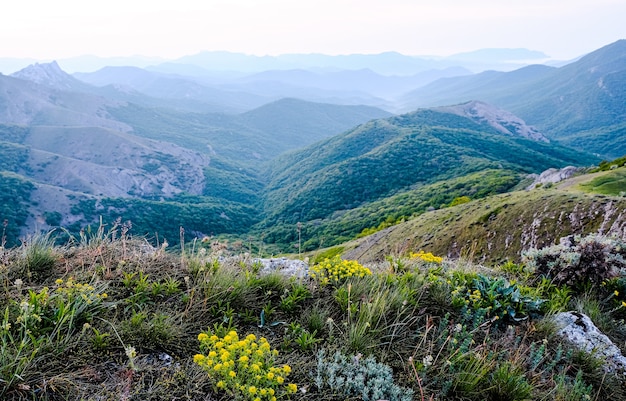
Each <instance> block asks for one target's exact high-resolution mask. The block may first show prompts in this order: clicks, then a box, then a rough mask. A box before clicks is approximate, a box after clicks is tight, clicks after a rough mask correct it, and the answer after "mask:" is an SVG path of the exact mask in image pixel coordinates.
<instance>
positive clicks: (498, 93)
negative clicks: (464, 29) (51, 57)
mask: <svg viewBox="0 0 626 401" xmlns="http://www.w3.org/2000/svg"><path fill="white" fill-rule="evenodd" d="M387 56H388V57H389V58H388V59H387V60H400V59H402V55H397V54H387V55H385V57H387ZM536 56H539V55H536ZM311 57H312V59H316V57H317V56H316V55H312V56H311ZM463 57H470V58H471V57H474V55H465V56H463ZM244 59H245V58H244ZM383 59H385V58H383ZM294 60H295V61H297V60H298V57H295V58H294V59H293V60H292V61H294ZM318 60H320V62H325V61H324V60H325V58H324V57H321V56H320V57H319V58H318ZM333 60H335V61H338V60H339V61H341V62H345V63H348V64H350V63H353V64H352V65H353V66H356V65H357V64H358V63H361V62H364V61H367V60H369V56H367V55H363V57H347V56H346V57H338V58H333ZM379 60H382V59H379ZM295 61H294V62H295ZM412 62H416V63H418V64H419V62H420V61H419V60H412ZM623 62H624V49H623V46H622V43H620V42H618V43H616V44H613V45H610V46H607V47H606V48H604V49H600V50H598V51H597V52H593V53H591V54H589V55H587V56H585V57H583V58H581V59H580V60H578V61H576V62H574V63H572V64H570V65H567V66H565V67H560V68H555V67H548V66H542V65H536V66H528V67H525V68H522V69H518V70H515V71H511V72H497V71H486V72H483V73H480V74H476V75H467V76H462V77H461V76H448V75H446V74H448V73H449V75H456V74H464V73H466V72H467V71H463V70H459V69H451V70H446V69H443V68H441V69H439V70H433V69H432V68H431V67H432V65H429V66H427V68H430V69H428V70H424V72H422V73H415V74H414V75H405V76H400V75H397V76H385V75H383V74H381V73H380V72H377V71H375V70H373V69H352V70H345V69H337V68H335V67H329V66H323V67H318V68H315V69H310V70H305V69H299V68H297V65H295V64H294V65H292V68H291V69H286V70H268V71H265V72H262V73H255V74H247V75H245V74H244V75H241V74H228V73H227V74H223V75H222V74H221V73H216V74H215V75H207V76H204V75H200V76H193V77H191V76H184V75H176V74H173V73H171V72H169V73H162V72H158V71H155V69H152V68H150V69H148V68H146V69H140V68H128V67H111V68H105V69H103V70H101V71H97V72H95V73H89V74H76V75H75V76H71V75H69V74H67V73H66V72H64V71H63V70H62V69H61V68H60V66H59V64H60V63H50V64H39V65H33V66H31V67H29V68H26V69H24V70H23V71H18V72H16V73H15V74H14V75H13V76H5V75H0V122H1V125H0V175H1V176H2V177H3V180H4V181H2V180H0V185H1V186H2V188H0V189H3V190H5V192H4V195H3V197H2V199H3V204H4V205H6V206H5V208H6V210H7V212H6V213H5V211H2V213H0V214H6V215H9V216H15V221H20V224H26V226H27V227H28V230H33V229H34V228H35V227H38V228H42V229H47V228H51V227H54V226H57V225H59V224H61V225H63V226H64V227H67V228H68V229H70V231H71V232H78V231H79V230H80V229H81V228H82V227H84V226H85V224H89V223H93V222H96V221H98V220H99V218H100V217H102V218H103V220H105V221H115V220H116V219H118V218H122V219H130V220H131V221H132V222H133V227H134V230H135V231H134V233H135V234H137V235H148V236H149V235H154V233H155V232H159V237H160V238H162V237H166V238H167V239H168V241H170V243H173V242H175V241H177V240H178V238H179V237H180V232H179V229H180V227H184V228H185V229H186V230H187V233H188V235H189V236H190V237H191V238H193V236H204V235H211V234H230V235H246V234H248V235H257V234H258V235H265V237H264V238H265V239H266V241H267V243H268V244H269V243H274V244H275V246H276V248H274V249H275V250H276V251H277V252H279V251H280V252H284V251H286V250H289V249H293V241H294V240H295V237H294V235H295V234H294V233H295V232H296V231H295V230H294V228H293V227H294V226H295V224H297V223H298V222H300V223H302V224H304V228H303V231H302V234H306V235H307V236H309V237H308V239H307V240H306V243H305V244H304V245H303V246H304V247H306V248H308V249H311V247H316V246H319V243H320V241H323V237H324V236H328V237H326V238H328V239H327V243H330V242H331V239H330V238H331V237H332V238H333V241H335V240H337V239H339V238H346V237H354V236H355V235H357V234H363V235H365V234H367V233H368V232H372V231H373V230H376V229H379V228H382V227H385V226H388V225H390V224H395V223H397V222H399V221H401V220H403V219H406V218H410V217H411V216H413V215H418V214H421V213H424V212H426V211H427V210H431V209H438V208H445V207H448V205H450V204H452V203H454V202H456V198H457V197H459V198H462V199H464V198H465V197H469V198H473V197H484V196H487V195H489V194H494V193H500V192H504V191H509V190H510V189H511V188H513V187H515V185H517V184H518V183H520V181H521V180H522V179H523V177H524V176H525V175H526V174H529V173H540V172H541V171H543V170H545V169H547V168H550V167H563V166H565V165H575V166H585V165H592V164H595V163H597V162H599V161H600V158H599V157H595V156H592V155H590V154H588V153H585V152H582V151H580V150H592V151H594V152H596V153H599V154H601V155H607V154H608V155H610V154H613V153H616V152H620V151H621V149H623V147H624V135H622V133H625V132H626V122H624V121H623V120H622V115H623V114H624V106H623V104H624V102H621V100H622V98H623V90H622V88H623V86H624V85H623V83H624V82H625V80H622V79H621V78H622V74H623V70H622V64H623ZM348 64H346V65H348ZM61 65H62V64H61ZM439 65H440V66H442V65H444V64H439ZM179 66H181V67H184V68H187V66H185V65H183V64H180V65H179ZM398 66H399V65H398ZM192 67H193V66H192ZM392 67H393V68H396V67H397V66H392ZM168 68H169V67H168ZM193 68H201V69H202V67H199V66H195V67H193ZM425 68H426V67H425ZM174 70H175V68H174ZM438 74H443V75H444V76H445V78H441V79H439V80H438V81H436V83H430V84H427V85H425V86H422V87H421V88H419V89H418V91H411V90H412V89H414V88H415V85H417V86H419V85H422V83H423V82H426V81H429V82H430V80H432V79H435V78H437V77H441V75H438ZM77 77H80V78H81V79H84V80H85V81H91V82H92V83H93V84H90V83H89V82H85V81H81V80H79V79H77ZM422 79H423V80H424V81H422ZM362 83H363V84H362ZM94 84H96V85H97V86H96V85H94ZM404 90H406V91H411V96H412V95H416V94H417V95H419V96H422V95H423V94H425V93H426V94H427V95H426V97H425V98H424V99H427V100H428V102H429V103H433V104H435V103H438V102H439V101H441V102H442V103H441V104H436V106H437V107H428V108H418V109H417V110H415V109H411V111H410V112H408V113H404V114H401V115H395V116H394V115H393V114H392V113H390V112H389V111H385V110H383V109H381V108H378V107H372V106H371V105H372V104H374V105H381V106H384V107H386V108H388V109H390V110H395V109H394V107H395V105H394V103H393V102H394V99H395V98H396V97H397V94H398V93H400V92H401V91H404ZM285 95H289V96H285ZM292 95H293V96H292ZM378 95H380V97H379V96H378ZM474 95H475V97H474ZM478 95H480V96H478ZM383 96H388V98H384V97H383ZM411 96H407V97H406V98H405V100H407V101H413V100H415V98H412V97H411ZM466 96H467V97H466ZM489 96H491V97H492V98H493V99H495V100H496V101H494V102H490V101H488V99H487V100H485V99H486V98H489ZM447 97H450V98H458V99H461V100H459V101H454V102H453V101H447V100H446V99H447ZM311 99H327V100H328V101H325V102H319V101H318V102H312V101H311ZM363 103H367V104H369V105H363ZM563 143H566V144H571V145H575V146H576V147H577V149H578V151H577V150H573V149H570V148H565V147H563V146H561V145H562V144H563ZM520 185H521V184H520ZM10 188H14V190H13V189H10ZM13 205H15V208H21V209H19V210H17V209H16V210H13V209H11V208H13ZM24 208H26V209H27V210H26V211H25V210H24ZM362 216H366V217H367V218H365V217H363V218H362ZM0 217H2V216H0ZM24 221H26V223H23V222H24ZM364 224H367V225H364ZM26 226H25V227H26ZM14 232H15V230H13V231H12V233H14ZM261 233H263V234H261ZM12 235H13V234H12ZM14 238H15V239H17V236H14Z"/></svg>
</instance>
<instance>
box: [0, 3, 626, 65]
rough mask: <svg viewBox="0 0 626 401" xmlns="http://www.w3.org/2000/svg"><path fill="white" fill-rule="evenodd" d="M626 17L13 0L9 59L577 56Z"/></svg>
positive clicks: (577, 9)
mask: <svg viewBox="0 0 626 401" xmlns="http://www.w3.org/2000/svg"><path fill="white" fill-rule="evenodd" d="M625 18H626V0H428V1H426V0H176V1H169V0H150V1H139V0H136V1H135V0H104V1H97V2H96V1H87V0H55V1H52V0H9V1H6V2H5V4H3V5H2V10H1V12H0V57H20V58H21V57H27V58H35V59H40V60H44V59H60V58H67V57H72V56H78V55H85V54H92V55H97V56H102V57H109V56H130V55H146V56H161V57H164V58H176V57H180V56H183V55H187V54H195V53H198V52H200V51H203V50H228V51H233V52H242V53H247V54H256V55H266V54H270V55H277V54H284V53H326V54H349V53H380V52H384V51H397V52H400V53H404V54H407V55H450V54H453V53H458V52H463V51H470V50H475V49H479V48H487V47H525V48H529V49H532V50H540V51H543V52H545V53H547V54H548V55H550V56H551V57H553V58H557V59H569V58H573V57H575V56H578V55H581V54H584V53H586V52H589V51H592V50H595V49H596V48H599V47H601V46H604V45H606V44H609V43H611V42H614V41H615V40H617V39H621V38H626V22H625Z"/></svg>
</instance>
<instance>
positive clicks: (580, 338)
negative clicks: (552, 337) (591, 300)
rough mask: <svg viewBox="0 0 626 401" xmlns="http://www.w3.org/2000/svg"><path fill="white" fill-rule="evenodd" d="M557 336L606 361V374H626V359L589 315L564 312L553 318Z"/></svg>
mask: <svg viewBox="0 0 626 401" xmlns="http://www.w3.org/2000/svg"><path fill="white" fill-rule="evenodd" d="M553 320H554V322H555V323H556V325H557V333H556V334H557V335H558V336H560V337H562V338H563V339H565V340H566V341H568V342H569V343H571V344H572V345H574V346H576V347H577V348H579V349H581V350H584V351H586V352H588V353H591V354H593V355H594V356H596V357H598V358H601V359H603V360H604V369H605V371H606V372H619V373H622V374H624V373H626V357H624V356H623V355H622V352H621V351H620V349H619V348H618V347H617V346H616V345H615V344H614V343H613V342H612V341H611V340H610V339H609V338H608V337H607V336H606V335H605V334H603V333H602V332H601V331H600V330H598V328H597V327H596V325H595V324H593V322H592V321H591V319H589V317H588V316H587V315H584V314H582V313H578V312H563V313H559V314H557V315H555V316H554V317H553Z"/></svg>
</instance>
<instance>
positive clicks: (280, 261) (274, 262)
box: [253, 258, 309, 278]
mask: <svg viewBox="0 0 626 401" xmlns="http://www.w3.org/2000/svg"><path fill="white" fill-rule="evenodd" d="M253 262H254V263H260V264H261V265H262V266H263V267H262V268H261V270H260V274H270V273H274V272H278V273H280V274H282V275H284V276H287V277H297V278H305V277H308V275H309V265H308V263H307V262H305V261H303V260H295V259H288V258H271V259H254V260H253Z"/></svg>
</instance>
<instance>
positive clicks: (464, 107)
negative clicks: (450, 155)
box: [436, 100, 550, 142]
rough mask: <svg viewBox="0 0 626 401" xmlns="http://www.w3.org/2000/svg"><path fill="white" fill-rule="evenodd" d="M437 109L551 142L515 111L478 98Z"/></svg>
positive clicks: (506, 133) (513, 132)
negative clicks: (512, 111)
mask: <svg viewBox="0 0 626 401" xmlns="http://www.w3.org/2000/svg"><path fill="white" fill-rule="evenodd" d="M436 110H439V111H443V112H447V113H453V114H457V115H459V116H463V117H468V118H470V119H472V120H474V121H476V122H477V123H480V124H488V125H489V126H491V127H493V128H495V129H496V130H498V131H500V132H501V133H503V134H505V135H512V136H520V137H523V138H527V139H532V140H534V141H540V142H550V141H549V140H548V138H546V137H545V136H544V135H543V134H542V133H541V132H539V131H538V130H537V129H536V128H535V127H532V126H530V125H526V123H525V122H524V120H522V119H521V118H519V117H517V116H516V115H514V114H513V113H510V112H508V111H506V110H502V109H499V108H497V107H496V106H493V105H491V104H487V103H484V102H480V101H477V100H472V101H470V102H467V103H462V104H458V105H455V106H444V107H438V108H436Z"/></svg>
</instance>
